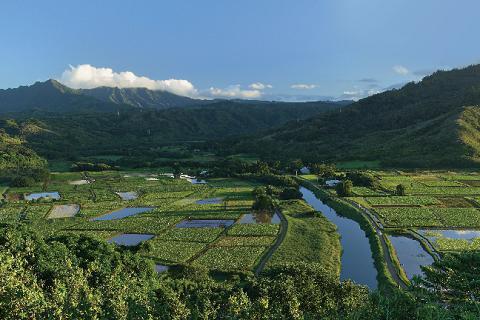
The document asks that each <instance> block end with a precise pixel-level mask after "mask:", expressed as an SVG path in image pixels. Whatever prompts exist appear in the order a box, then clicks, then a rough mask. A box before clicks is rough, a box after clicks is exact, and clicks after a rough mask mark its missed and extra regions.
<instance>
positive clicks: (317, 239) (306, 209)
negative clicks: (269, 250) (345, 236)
mask: <svg viewBox="0 0 480 320" xmlns="http://www.w3.org/2000/svg"><path fill="white" fill-rule="evenodd" d="M281 210H282V212H283V213H284V215H285V216H286V219H287V221H288V232H287V236H286V238H285V240H284V241H283V243H282V244H281V245H280V247H279V248H278V250H277V251H276V252H275V253H274V254H273V256H272V259H271V260H270V262H269V264H268V265H267V266H271V265H275V264H278V263H283V262H285V261H290V262H309V263H320V264H321V265H322V266H323V267H324V268H325V269H327V270H328V271H329V272H332V273H334V274H336V275H337V276H339V275H340V256H341V246H340V239H339V235H338V233H337V232H336V226H335V225H334V224H332V223H331V222H330V221H328V220H327V219H326V218H325V217H324V216H323V215H320V214H315V213H314V210H313V208H312V207H310V206H309V205H307V204H306V203H305V202H304V201H300V200H290V201H282V203H281Z"/></svg>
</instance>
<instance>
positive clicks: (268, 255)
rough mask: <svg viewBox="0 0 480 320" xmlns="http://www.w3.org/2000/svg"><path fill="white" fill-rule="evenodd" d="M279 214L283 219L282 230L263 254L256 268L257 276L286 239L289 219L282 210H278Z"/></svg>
mask: <svg viewBox="0 0 480 320" xmlns="http://www.w3.org/2000/svg"><path fill="white" fill-rule="evenodd" d="M277 214H278V216H279V217H280V220H281V223H280V231H279V233H278V237H277V239H276V240H275V243H274V244H273V245H272V246H271V247H270V248H269V249H268V251H267V253H265V254H264V255H263V256H262V258H261V259H260V262H259V263H258V265H257V267H256V268H255V275H256V276H258V275H259V274H260V273H262V271H263V269H265V266H266V265H267V262H268V261H269V260H270V258H271V257H272V255H273V254H274V253H275V251H276V250H277V249H278V248H279V247H280V245H281V244H282V242H283V240H285V236H286V235H287V230H288V221H287V219H286V218H285V216H284V215H283V213H282V212H281V211H280V210H277Z"/></svg>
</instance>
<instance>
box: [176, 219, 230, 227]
mask: <svg viewBox="0 0 480 320" xmlns="http://www.w3.org/2000/svg"><path fill="white" fill-rule="evenodd" d="M234 223H235V221H234V220H183V221H181V222H180V223H178V224H177V225H176V226H175V227H176V228H220V227H221V228H225V227H229V226H231V225H232V224H234Z"/></svg>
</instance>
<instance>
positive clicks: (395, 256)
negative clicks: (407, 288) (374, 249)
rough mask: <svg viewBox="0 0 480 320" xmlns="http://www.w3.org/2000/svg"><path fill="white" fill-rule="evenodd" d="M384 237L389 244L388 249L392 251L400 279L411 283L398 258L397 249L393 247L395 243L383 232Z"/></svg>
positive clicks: (408, 283)
mask: <svg viewBox="0 0 480 320" xmlns="http://www.w3.org/2000/svg"><path fill="white" fill-rule="evenodd" d="M399 234H401V233H399ZM382 237H383V238H384V239H385V243H386V244H387V247H388V250H389V251H390V256H391V258H392V261H393V264H394V266H395V269H396V270H397V275H398V277H399V278H400V279H402V281H403V282H404V283H405V284H407V285H410V279H408V276H407V274H406V273H405V270H403V268H402V266H401V264H400V260H398V256H397V251H396V250H395V248H394V247H393V245H392V243H391V242H390V239H388V237H387V235H385V234H383V235H382Z"/></svg>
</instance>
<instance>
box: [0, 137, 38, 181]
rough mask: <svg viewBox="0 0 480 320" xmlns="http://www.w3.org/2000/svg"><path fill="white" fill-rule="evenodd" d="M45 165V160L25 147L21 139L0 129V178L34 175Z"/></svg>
mask: <svg viewBox="0 0 480 320" xmlns="http://www.w3.org/2000/svg"><path fill="white" fill-rule="evenodd" d="M19 129H20V128H19ZM27 130H28V129H27ZM46 165H47V163H46V161H45V160H44V159H42V158H40V157H39V156H38V155H37V154H36V153H35V152H34V151H33V150H31V149H29V148H27V147H26V146H25V145H24V141H22V139H20V138H19V137H18V136H13V135H9V134H8V133H6V132H5V130H0V180H2V179H4V178H6V177H11V176H18V175H21V174H28V175H30V176H31V177H36V176H37V175H38V172H40V171H41V172H43V171H44V169H45V168H46Z"/></svg>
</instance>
